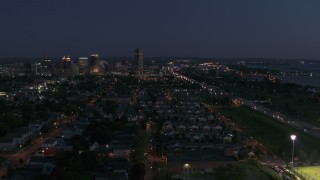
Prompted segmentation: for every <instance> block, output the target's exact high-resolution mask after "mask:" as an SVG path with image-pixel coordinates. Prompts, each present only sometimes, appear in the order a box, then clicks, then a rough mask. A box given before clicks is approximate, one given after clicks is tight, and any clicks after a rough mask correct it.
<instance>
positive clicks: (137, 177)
mask: <svg viewBox="0 0 320 180" xmlns="http://www.w3.org/2000/svg"><path fill="white" fill-rule="evenodd" d="M144 175H145V165H144V164H143V163H138V164H134V165H133V166H132V168H131V169H130V172H129V179H130V180H141V179H144Z"/></svg>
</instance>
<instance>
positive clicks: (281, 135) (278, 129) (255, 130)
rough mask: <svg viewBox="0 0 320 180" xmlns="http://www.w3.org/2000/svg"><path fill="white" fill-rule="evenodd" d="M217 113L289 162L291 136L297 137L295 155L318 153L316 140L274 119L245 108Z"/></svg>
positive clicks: (231, 108)
mask: <svg viewBox="0 0 320 180" xmlns="http://www.w3.org/2000/svg"><path fill="white" fill-rule="evenodd" d="M217 111H219V112H221V113H222V114H225V115H226V116H227V117H229V118H230V119H231V120H232V121H233V122H235V123H236V124H238V125H239V126H240V127H241V129H242V130H243V131H244V132H245V133H247V134H248V135H250V136H252V137H254V138H255V139H256V140H258V141H260V142H262V143H263V144H264V145H265V146H266V147H268V148H269V149H270V150H272V151H273V152H275V153H277V154H279V155H281V156H282V158H284V159H287V160H289V157H290V154H291V148H292V141H291V140H290V135H291V134H296V135H297V139H296V141H295V149H296V151H295V152H296V153H297V154H298V153H299V152H300V151H304V152H305V153H307V154H310V153H311V151H313V150H317V151H318V152H319V151H320V147H319V145H318V144H319V141H318V140H317V139H315V138H313V137H310V136H308V135H306V134H304V133H303V132H299V131H297V130H294V129H292V128H290V127H287V126H285V125H283V124H280V123H278V122H276V121H275V120H274V119H272V118H269V117H267V116H265V115H264V114H262V113H259V112H256V111H254V110H251V109H249V108H247V107H238V108H235V107H229V108H219V109H218V110H217Z"/></svg>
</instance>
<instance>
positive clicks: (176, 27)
mask: <svg viewBox="0 0 320 180" xmlns="http://www.w3.org/2000/svg"><path fill="white" fill-rule="evenodd" d="M319 5H320V2H301V1H297V0H295V1H290V2H289V3H288V2H278V1H268V2H263V3H261V2H255V1H249V0H247V1H241V2H237V1H229V2H217V1H202V2H201V3H195V2H194V1H183V2H181V1H180V2H179V1H175V2H169V1H165V2H148V1H139V2H130V1H122V2H104V1H94V2H92V1H90V2H85V1H77V2H73V1H68V2H62V1H60V2H56V1H55V2H49V1H44V2H42V1H41V2H39V1H28V2H24V1H21V0H15V1H10V2H9V1H7V2H1V3H0V15H1V16H0V20H1V22H2V24H3V25H4V26H3V27H5V28H2V29H1V30H0V32H1V33H0V39H1V43H0V49H1V50H0V58H10V57H13V58H16V57H18V58H19V57H39V56H41V55H43V54H47V55H48V56H50V57H62V56H63V55H65V54H70V55H76V56H88V55H90V54H92V52H98V53H99V54H100V55H101V56H102V57H105V56H108V57H109V56H112V57H131V56H132V49H134V48H135V47H141V48H143V49H144V50H145V52H146V53H145V54H144V56H145V57H159V56H190V57H213V58H237V57H240V58H241V57H245V58H247V57H249V58H250V57H253V58H285V59H320V53H319V51H318V47H319V45H320V36H319V34H318V33H317V32H318V31H319V30H320V24H319V23H318V17H319V16H320V14H319V12H318V11H317V8H316V7H319Z"/></svg>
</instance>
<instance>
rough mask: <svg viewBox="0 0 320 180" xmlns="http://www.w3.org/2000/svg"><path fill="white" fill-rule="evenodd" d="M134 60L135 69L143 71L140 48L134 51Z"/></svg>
mask: <svg viewBox="0 0 320 180" xmlns="http://www.w3.org/2000/svg"><path fill="white" fill-rule="evenodd" d="M134 60H135V66H136V67H137V69H143V50H142V48H136V49H135V50H134Z"/></svg>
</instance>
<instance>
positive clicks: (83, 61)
mask: <svg viewBox="0 0 320 180" xmlns="http://www.w3.org/2000/svg"><path fill="white" fill-rule="evenodd" d="M78 64H79V68H85V67H87V66H88V64H89V63H88V58H87V57H79V58H78Z"/></svg>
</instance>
